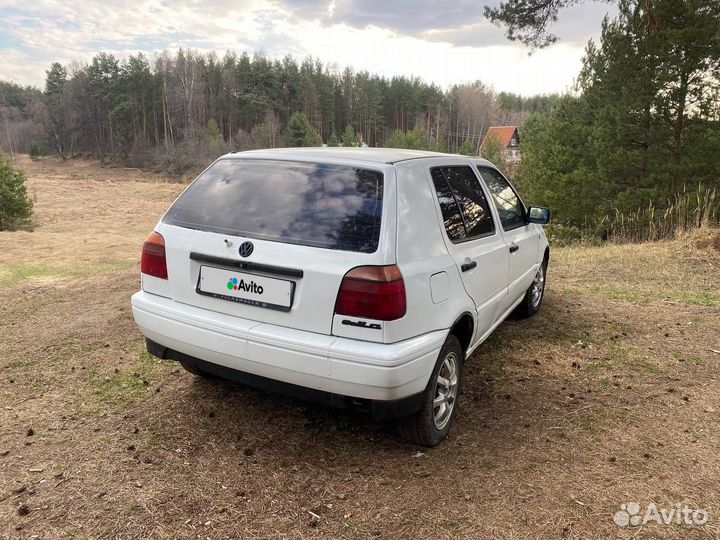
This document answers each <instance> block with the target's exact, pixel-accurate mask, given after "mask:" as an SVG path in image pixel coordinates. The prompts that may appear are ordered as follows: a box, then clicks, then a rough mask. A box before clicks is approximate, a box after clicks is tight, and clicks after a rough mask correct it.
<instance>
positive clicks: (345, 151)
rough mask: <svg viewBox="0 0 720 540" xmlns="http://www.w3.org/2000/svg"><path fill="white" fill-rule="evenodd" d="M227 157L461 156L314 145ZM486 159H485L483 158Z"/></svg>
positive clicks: (377, 159) (390, 159)
mask: <svg viewBox="0 0 720 540" xmlns="http://www.w3.org/2000/svg"><path fill="white" fill-rule="evenodd" d="M223 157H226V158H253V157H256V158H262V159H298V160H301V161H305V160H313V161H315V160H318V159H322V158H326V159H332V160H334V159H343V160H353V161H365V162H371V163H390V164H392V163H398V162H400V161H406V160H409V159H421V158H433V157H448V158H455V159H457V158H460V157H466V156H460V155H458V154H443V153H440V152H430V151H427V150H405V149H401V148H352V147H338V148H336V147H322V148H321V147H313V148H269V149H266V150H248V151H245V152H232V153H230V154H227V155H226V156H223ZM483 161H484V160H483Z"/></svg>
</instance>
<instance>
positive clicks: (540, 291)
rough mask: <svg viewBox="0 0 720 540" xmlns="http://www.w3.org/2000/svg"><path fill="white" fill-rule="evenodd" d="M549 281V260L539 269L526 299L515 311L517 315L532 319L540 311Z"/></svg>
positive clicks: (526, 293)
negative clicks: (546, 284) (547, 281)
mask: <svg viewBox="0 0 720 540" xmlns="http://www.w3.org/2000/svg"><path fill="white" fill-rule="evenodd" d="M546 280H547V259H546V260H544V261H543V263H542V264H541V265H540V268H538V271H537V273H536V274H535V278H534V279H533V282H532V283H531V284H530V287H528V290H527V291H526V292H525V297H524V298H523V300H522V302H520V304H519V305H518V307H517V308H516V309H515V314H516V315H518V316H519V317H524V318H527V317H532V316H533V315H535V314H536V313H537V312H538V311H540V305H541V304H542V301H543V297H544V296H545V283H546Z"/></svg>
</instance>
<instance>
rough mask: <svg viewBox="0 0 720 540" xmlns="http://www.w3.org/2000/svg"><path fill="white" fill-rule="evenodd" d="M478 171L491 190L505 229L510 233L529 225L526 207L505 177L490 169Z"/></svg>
mask: <svg viewBox="0 0 720 540" xmlns="http://www.w3.org/2000/svg"><path fill="white" fill-rule="evenodd" d="M477 169H478V172H479V173H480V176H482V179H483V180H484V181H485V185H487V187H488V189H489V190H490V195H491V196H492V199H493V202H494V203H495V207H496V208H497V211H498V214H499V215H500V223H501V224H502V227H503V229H504V230H506V231H509V230H510V229H515V228H517V227H522V226H523V225H527V219H526V217H525V213H526V210H525V205H523V203H522V201H521V200H520V197H518V196H517V193H515V190H514V189H513V188H512V186H511V185H510V183H509V182H508V181H507V180H505V178H504V177H503V175H502V174H500V173H499V172H498V171H496V170H495V169H492V168H490V167H478V168H477Z"/></svg>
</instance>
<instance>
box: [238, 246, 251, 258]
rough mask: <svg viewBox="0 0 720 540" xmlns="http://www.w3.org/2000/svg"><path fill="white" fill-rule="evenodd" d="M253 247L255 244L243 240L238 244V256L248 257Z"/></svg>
mask: <svg viewBox="0 0 720 540" xmlns="http://www.w3.org/2000/svg"><path fill="white" fill-rule="evenodd" d="M253 249H255V246H253V244H252V242H243V243H242V244H240V249H239V251H240V256H241V257H249V256H250V255H252V252H253Z"/></svg>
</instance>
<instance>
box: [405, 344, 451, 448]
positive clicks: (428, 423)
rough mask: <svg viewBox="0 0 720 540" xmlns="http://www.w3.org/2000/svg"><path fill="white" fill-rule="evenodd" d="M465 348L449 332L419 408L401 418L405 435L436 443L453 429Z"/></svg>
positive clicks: (422, 442)
mask: <svg viewBox="0 0 720 540" xmlns="http://www.w3.org/2000/svg"><path fill="white" fill-rule="evenodd" d="M462 367H463V350H462V347H461V346H460V342H459V341H458V339H457V338H456V337H455V336H454V335H452V334H451V335H449V336H448V338H447V339H446V340H445V344H444V345H443V347H442V349H441V350H440V354H439V355H438V359H437V363H436V364H435V369H434V370H433V372H432V375H431V376H430V382H429V383H428V386H427V388H426V389H425V392H424V394H423V401H422V406H421V407H420V410H419V411H418V412H416V413H415V414H413V415H412V416H408V417H406V418H403V419H402V420H401V421H400V430H401V432H402V435H403V437H404V438H405V439H406V440H408V441H410V442H412V443H415V444H420V445H422V446H435V445H436V444H438V443H440V442H442V441H443V440H444V439H445V438H446V437H447V434H448V432H449V431H450V427H451V426H452V421H453V418H454V417H455V412H456V410H457V401H458V398H459V397H460V383H461V379H462Z"/></svg>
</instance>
